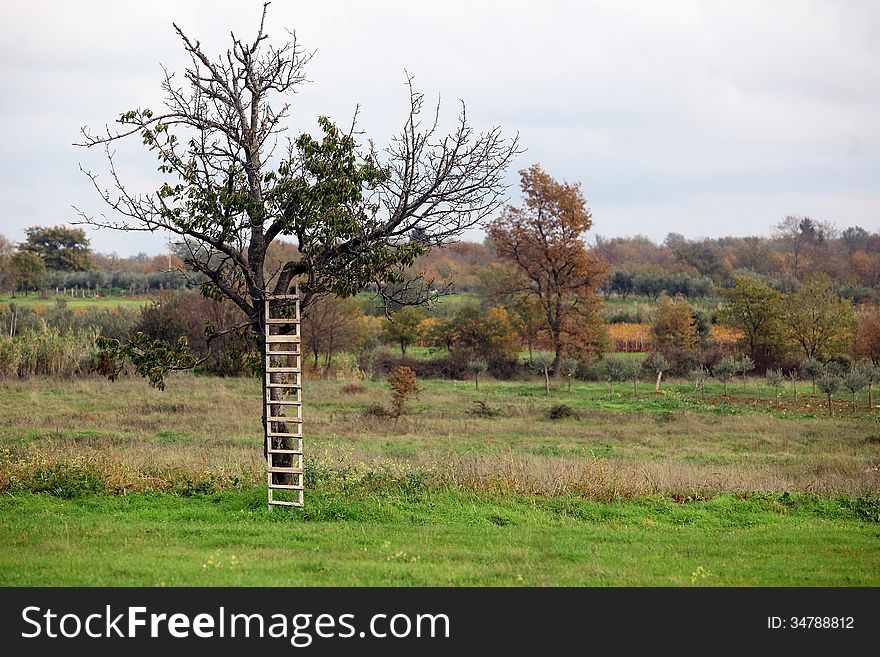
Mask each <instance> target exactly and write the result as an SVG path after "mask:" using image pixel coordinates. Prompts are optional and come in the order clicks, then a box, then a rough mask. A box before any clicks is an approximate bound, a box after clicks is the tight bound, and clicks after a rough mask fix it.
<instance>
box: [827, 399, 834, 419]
mask: <svg viewBox="0 0 880 657" xmlns="http://www.w3.org/2000/svg"><path fill="white" fill-rule="evenodd" d="M828 417H834V411H833V410H832V409H831V395H828Z"/></svg>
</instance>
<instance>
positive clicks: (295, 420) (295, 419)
mask: <svg viewBox="0 0 880 657" xmlns="http://www.w3.org/2000/svg"><path fill="white" fill-rule="evenodd" d="M266 420H268V421H269V422H290V423H291V424H302V416H300V415H291V416H289V417H288V416H284V415H270V416H269V417H267V418H266Z"/></svg>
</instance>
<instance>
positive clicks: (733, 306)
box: [719, 276, 784, 363]
mask: <svg viewBox="0 0 880 657" xmlns="http://www.w3.org/2000/svg"><path fill="white" fill-rule="evenodd" d="M721 293H722V294H723V296H724V300H725V305H724V307H723V308H722V309H721V312H720V313H719V321H720V322H721V323H722V324H725V325H727V326H731V327H733V328H735V329H737V330H739V331H740V332H741V333H742V338H741V340H740V343H741V347H742V348H744V349H745V350H746V352H747V353H748V354H749V356H751V358H752V359H753V360H754V361H755V362H757V363H767V362H768V361H769V360H772V359H774V358H777V357H778V356H779V355H780V354H779V351H780V350H781V349H782V347H783V344H784V339H783V333H782V328H783V327H782V323H781V321H780V317H781V314H782V295H781V294H780V293H779V292H777V291H776V290H773V289H771V288H769V287H767V286H766V285H765V284H764V283H762V282H761V281H759V280H757V279H755V278H751V277H748V276H738V277H737V278H736V282H735V283H734V285H733V287H731V288H727V289H724V290H722V291H721Z"/></svg>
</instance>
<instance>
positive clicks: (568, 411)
mask: <svg viewBox="0 0 880 657" xmlns="http://www.w3.org/2000/svg"><path fill="white" fill-rule="evenodd" d="M547 417H548V418H550V419H551V420H564V419H566V418H570V417H573V418H577V417H579V415H578V412H577V411H576V410H574V409H573V408H572V407H571V406H569V405H568V404H554V405H553V406H551V407H550V409H549V410H548V411H547Z"/></svg>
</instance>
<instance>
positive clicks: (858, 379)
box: [843, 364, 868, 413]
mask: <svg viewBox="0 0 880 657" xmlns="http://www.w3.org/2000/svg"><path fill="white" fill-rule="evenodd" d="M867 385H868V376H867V373H866V372H865V369H864V368H863V367H862V366H861V365H858V364H856V365H852V366H851V367H850V368H849V369H848V370H847V371H846V373H845V374H844V375H843V387H844V388H846V389H847V390H849V391H850V394H852V412H853V413H855V412H856V395H857V394H858V392H859V391H860V390H862V389H863V388H864V387H865V386H867Z"/></svg>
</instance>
